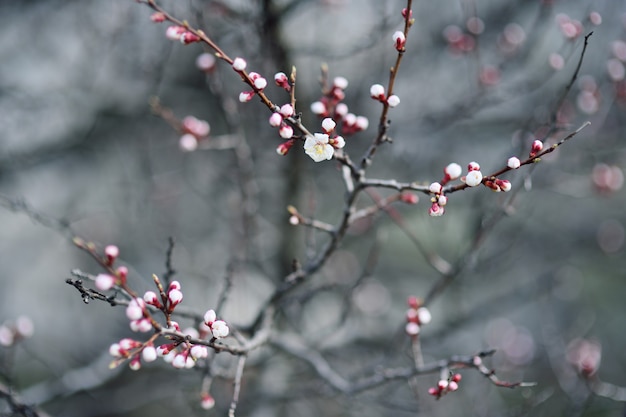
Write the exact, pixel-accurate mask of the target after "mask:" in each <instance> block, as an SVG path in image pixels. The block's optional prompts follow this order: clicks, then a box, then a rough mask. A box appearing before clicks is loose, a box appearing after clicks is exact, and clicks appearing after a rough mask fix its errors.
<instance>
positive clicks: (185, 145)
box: [178, 133, 198, 152]
mask: <svg viewBox="0 0 626 417" xmlns="http://www.w3.org/2000/svg"><path fill="white" fill-rule="evenodd" d="M178 147H179V148H180V150H181V151H183V152H193V151H195V150H196V149H198V139H197V138H196V137H195V136H194V135H192V134H191V133H185V134H184V135H182V136H181V137H180V139H178Z"/></svg>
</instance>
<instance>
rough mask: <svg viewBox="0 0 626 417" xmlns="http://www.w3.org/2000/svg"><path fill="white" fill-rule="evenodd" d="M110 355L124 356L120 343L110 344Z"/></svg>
mask: <svg viewBox="0 0 626 417" xmlns="http://www.w3.org/2000/svg"><path fill="white" fill-rule="evenodd" d="M109 355H111V356H113V357H116V358H119V357H121V356H122V348H121V346H120V344H119V343H113V344H112V345H111V346H109Z"/></svg>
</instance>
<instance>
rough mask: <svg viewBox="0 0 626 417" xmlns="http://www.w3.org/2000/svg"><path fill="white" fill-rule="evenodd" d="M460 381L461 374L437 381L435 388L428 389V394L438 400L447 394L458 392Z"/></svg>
mask: <svg viewBox="0 0 626 417" xmlns="http://www.w3.org/2000/svg"><path fill="white" fill-rule="evenodd" d="M460 381H461V374H454V375H450V376H449V377H448V379H441V380H439V382H437V386H436V387H430V388H428V393H429V394H430V395H432V396H433V397H436V398H437V399H439V398H441V397H443V396H444V395H446V394H447V393H449V392H453V391H456V390H458V389H459V382H460Z"/></svg>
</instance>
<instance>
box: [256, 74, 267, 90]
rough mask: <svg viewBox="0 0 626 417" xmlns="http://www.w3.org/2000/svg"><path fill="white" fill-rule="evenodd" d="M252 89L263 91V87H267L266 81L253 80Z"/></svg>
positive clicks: (261, 79)
mask: <svg viewBox="0 0 626 417" xmlns="http://www.w3.org/2000/svg"><path fill="white" fill-rule="evenodd" d="M254 87H256V88H257V89H258V90H263V89H264V88H265V87H267V80H266V79H265V78H263V77H260V78H257V79H256V80H254Z"/></svg>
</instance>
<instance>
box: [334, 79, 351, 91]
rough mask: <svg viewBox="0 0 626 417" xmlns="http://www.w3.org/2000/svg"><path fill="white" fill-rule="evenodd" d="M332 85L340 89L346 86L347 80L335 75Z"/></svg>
mask: <svg viewBox="0 0 626 417" xmlns="http://www.w3.org/2000/svg"><path fill="white" fill-rule="evenodd" d="M333 86H334V87H337V88H339V89H341V90H345V89H346V88H348V80H347V79H346V78H344V77H335V79H334V80H333Z"/></svg>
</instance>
